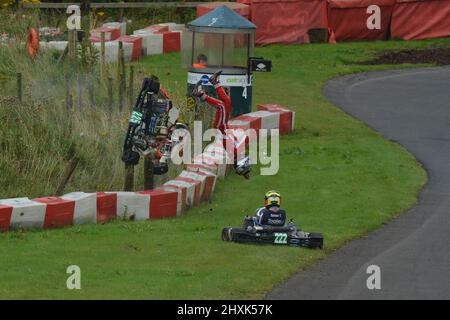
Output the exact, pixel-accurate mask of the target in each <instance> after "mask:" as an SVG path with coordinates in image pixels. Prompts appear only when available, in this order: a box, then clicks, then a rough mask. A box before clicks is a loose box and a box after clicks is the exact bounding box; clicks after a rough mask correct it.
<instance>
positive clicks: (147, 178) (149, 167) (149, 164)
mask: <svg viewBox="0 0 450 320" xmlns="http://www.w3.org/2000/svg"><path fill="white" fill-rule="evenodd" d="M153 187H154V175H153V161H152V160H151V159H148V158H145V159H144V190H151V189H153Z"/></svg>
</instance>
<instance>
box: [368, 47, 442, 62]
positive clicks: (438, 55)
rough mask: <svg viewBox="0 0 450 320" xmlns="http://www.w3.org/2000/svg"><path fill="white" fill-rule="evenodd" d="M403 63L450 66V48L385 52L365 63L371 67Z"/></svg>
mask: <svg viewBox="0 0 450 320" xmlns="http://www.w3.org/2000/svg"><path fill="white" fill-rule="evenodd" d="M403 63H412V64H436V65H450V47H448V48H429V49H405V50H401V51H385V52H382V53H380V54H378V55H377V57H376V58H375V59H373V60H370V61H365V62H363V64H369V65H374V64H403Z"/></svg>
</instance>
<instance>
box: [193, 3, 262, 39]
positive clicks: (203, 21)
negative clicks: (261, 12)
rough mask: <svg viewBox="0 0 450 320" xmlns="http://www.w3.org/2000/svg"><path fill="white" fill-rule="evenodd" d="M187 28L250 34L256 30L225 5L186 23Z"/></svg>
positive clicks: (200, 30) (251, 24)
mask: <svg viewBox="0 0 450 320" xmlns="http://www.w3.org/2000/svg"><path fill="white" fill-rule="evenodd" d="M188 27H189V29H190V30H192V31H199V32H202V31H203V32H217V33H222V32H224V33H227V32H233V31H234V32H239V31H241V32H245V33H251V32H253V31H254V30H255V29H256V26H255V25H254V24H253V23H252V22H250V21H249V20H247V19H245V18H244V17H243V16H241V15H240V14H238V13H237V12H236V11H234V10H232V9H230V8H228V7H227V6H225V5H223V6H220V7H218V8H216V9H214V10H213V11H211V12H208V13H207V14H205V15H203V16H201V17H198V18H197V19H195V20H194V21H192V22H190V23H188Z"/></svg>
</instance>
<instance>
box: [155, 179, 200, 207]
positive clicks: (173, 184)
mask: <svg viewBox="0 0 450 320" xmlns="http://www.w3.org/2000/svg"><path fill="white" fill-rule="evenodd" d="M163 187H169V188H177V189H181V190H182V192H185V194H186V196H185V197H184V199H185V205H184V206H183V210H184V209H187V208H192V207H193V206H194V203H195V184H194V183H189V182H186V181H181V180H169V181H167V182H166V183H164V185H163Z"/></svg>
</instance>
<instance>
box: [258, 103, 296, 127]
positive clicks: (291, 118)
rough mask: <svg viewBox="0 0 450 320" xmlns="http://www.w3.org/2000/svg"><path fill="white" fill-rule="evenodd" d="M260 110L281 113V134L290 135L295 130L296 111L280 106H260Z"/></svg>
mask: <svg viewBox="0 0 450 320" xmlns="http://www.w3.org/2000/svg"><path fill="white" fill-rule="evenodd" d="M258 110H262V111H269V112H275V113H279V115H280V125H279V129H280V134H288V133H291V132H292V131H294V128H295V111H291V110H289V109H288V108H286V107H284V106H281V105H278V104H259V105H258Z"/></svg>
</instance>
